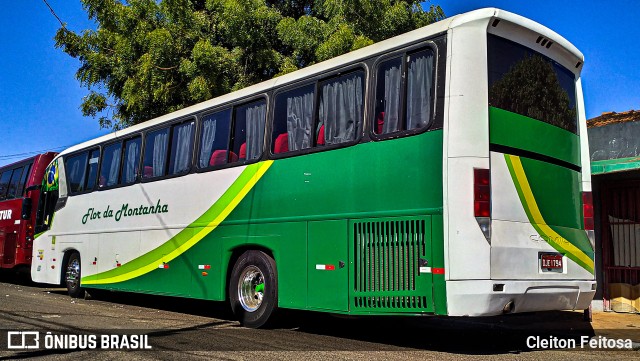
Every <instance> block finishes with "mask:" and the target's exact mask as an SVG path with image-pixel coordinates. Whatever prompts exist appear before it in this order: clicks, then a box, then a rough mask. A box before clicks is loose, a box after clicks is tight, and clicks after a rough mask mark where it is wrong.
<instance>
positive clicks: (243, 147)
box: [238, 143, 247, 160]
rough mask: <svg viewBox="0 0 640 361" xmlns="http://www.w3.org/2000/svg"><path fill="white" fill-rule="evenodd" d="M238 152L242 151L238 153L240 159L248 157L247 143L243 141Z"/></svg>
mask: <svg viewBox="0 0 640 361" xmlns="http://www.w3.org/2000/svg"><path fill="white" fill-rule="evenodd" d="M238 153H240V154H239V155H238V158H239V159H240V160H245V159H247V143H242V145H241V146H240V151H239V152H238Z"/></svg>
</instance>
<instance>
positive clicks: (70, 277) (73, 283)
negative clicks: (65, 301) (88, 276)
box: [64, 252, 84, 298]
mask: <svg viewBox="0 0 640 361" xmlns="http://www.w3.org/2000/svg"><path fill="white" fill-rule="evenodd" d="M80 271H81V269H80V253H78V252H73V253H71V254H70V255H69V259H68V260H67V265H66V270H65V275H64V282H65V284H66V286H67V292H68V293H69V296H71V297H73V298H79V297H82V296H84V289H83V288H82V287H80V275H81V273H80Z"/></svg>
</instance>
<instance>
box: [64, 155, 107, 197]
mask: <svg viewBox="0 0 640 361" xmlns="http://www.w3.org/2000/svg"><path fill="white" fill-rule="evenodd" d="M90 152H91V150H90V149H83V150H81V151H79V152H74V153H72V154H69V155H67V156H65V157H64V159H63V164H64V174H65V177H66V183H67V194H68V195H73V196H74V195H76V194H82V193H89V192H88V191H87V190H86V186H87V179H86V178H85V179H84V184H83V185H82V186H83V188H84V189H83V190H82V191H79V192H72V191H71V179H70V178H69V170H68V169H67V167H68V165H69V163H68V161H69V160H70V159H72V158H74V157H77V156H81V155H82V154H83V153H86V155H87V161H86V162H85V164H84V170H83V175H82V176H83V178H84V177H86V176H87V169H88V165H89V153H90ZM98 171H99V169H98Z"/></svg>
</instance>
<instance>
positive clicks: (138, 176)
mask: <svg viewBox="0 0 640 361" xmlns="http://www.w3.org/2000/svg"><path fill="white" fill-rule="evenodd" d="M136 138H140V154H138V167H137V169H134V173H135V175H136V176H135V179H134V180H133V182H129V183H124V181H123V179H122V176H123V171H124V162H125V157H126V154H125V153H126V149H127V142H129V141H132V140H134V139H136ZM142 142H143V138H142V133H134V134H127V137H126V138H122V139H121V144H122V146H121V148H120V173H119V174H118V183H117V186H120V187H125V186H130V185H132V184H136V183H138V182H140V179H141V178H142V173H141V170H142V155H143V153H142ZM100 158H102V157H100ZM87 166H88V163H87ZM87 169H88V168H87ZM99 170H100V169H98V177H97V180H98V181H99V180H100V173H99ZM114 188H115V187H114Z"/></svg>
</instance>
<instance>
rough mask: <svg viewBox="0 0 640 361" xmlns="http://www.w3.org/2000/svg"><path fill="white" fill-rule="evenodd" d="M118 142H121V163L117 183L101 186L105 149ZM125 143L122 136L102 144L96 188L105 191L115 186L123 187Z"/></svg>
mask: <svg viewBox="0 0 640 361" xmlns="http://www.w3.org/2000/svg"><path fill="white" fill-rule="evenodd" d="M117 143H120V164H118V179H117V181H116V184H114V185H110V186H107V185H105V186H104V187H100V176H101V175H102V163H103V160H104V151H105V150H106V149H107V148H109V147H110V146H112V145H114V144H117ZM123 144H124V142H123V139H122V138H118V139H117V140H115V141H108V142H105V143H103V144H101V147H100V161H99V162H98V163H99V164H98V176H97V177H96V188H95V189H97V190H98V191H104V190H107V189H113V188H119V187H122V185H121V184H120V173H121V172H122V153H124V152H123V150H122V148H123ZM87 165H88V162H87Z"/></svg>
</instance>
